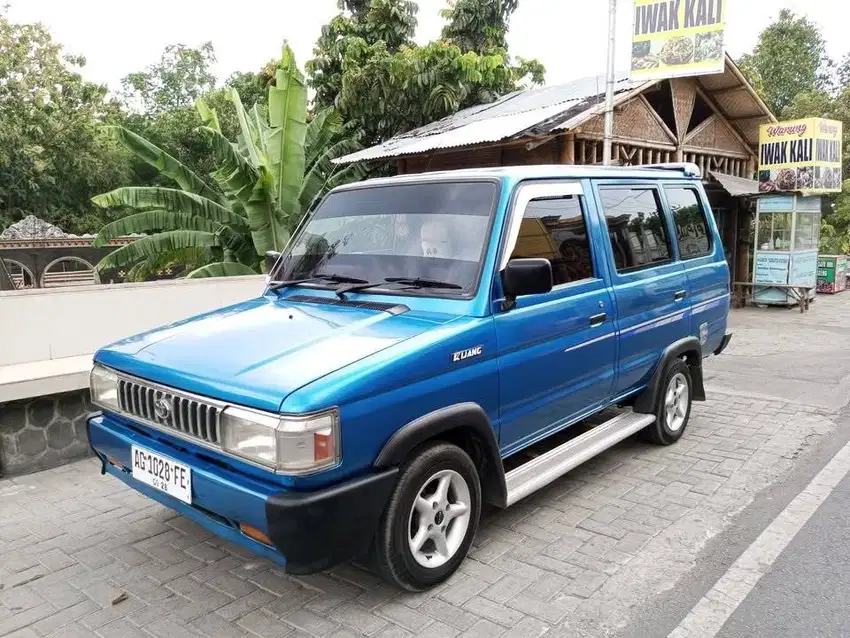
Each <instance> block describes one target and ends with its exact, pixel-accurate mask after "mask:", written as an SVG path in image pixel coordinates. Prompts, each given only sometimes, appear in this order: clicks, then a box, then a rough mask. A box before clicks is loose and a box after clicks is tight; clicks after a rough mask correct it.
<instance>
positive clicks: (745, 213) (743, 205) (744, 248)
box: [733, 198, 753, 281]
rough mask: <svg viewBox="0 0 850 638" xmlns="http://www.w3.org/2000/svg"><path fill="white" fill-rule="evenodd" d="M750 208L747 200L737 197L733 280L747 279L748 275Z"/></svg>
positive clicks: (751, 215)
mask: <svg viewBox="0 0 850 638" xmlns="http://www.w3.org/2000/svg"><path fill="white" fill-rule="evenodd" d="M750 209H751V207H750V204H749V200H747V199H744V198H738V211H737V212H738V216H737V217H738V219H737V229H736V235H737V239H738V244H737V253H738V255H737V256H738V260H737V261H738V263H737V264H736V266H735V276H734V277H733V279H734V281H749V277H750V226H751V225H752V217H753V214H752V212H751V210H750Z"/></svg>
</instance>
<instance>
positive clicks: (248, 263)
mask: <svg viewBox="0 0 850 638" xmlns="http://www.w3.org/2000/svg"><path fill="white" fill-rule="evenodd" d="M228 98H229V101H230V104H231V107H232V112H233V114H234V119H235V121H236V124H237V127H238V133H237V134H235V135H234V136H233V137H235V138H236V140H237V141H235V142H231V141H230V140H229V139H228V138H227V137H226V136H225V134H224V132H223V129H224V126H223V123H222V118H221V117H220V115H219V113H218V111H217V109H216V108H214V107H213V106H211V104H209V103H207V102H206V100H200V99H199V100H198V101H197V103H196V108H197V114H196V123H197V118H198V117H199V118H200V121H201V123H202V124H203V126H200V127H197V126H196V128H197V132H198V136H199V139H201V140H203V142H204V144H205V145H207V147H208V148H209V149H210V151H209V153H210V159H209V162H210V163H211V165H212V166H213V170H212V171H211V173H210V176H211V178H212V182H213V183H212V184H208V183H206V182H205V181H204V180H202V179H200V178H199V177H198V176H197V174H195V173H194V172H193V171H191V170H190V169H189V168H187V167H186V166H184V165H183V164H181V163H180V161H179V160H177V159H176V158H175V157H174V156H172V155H170V154H168V153H166V152H165V151H163V150H162V149H160V148H159V147H158V146H157V145H155V144H153V143H152V142H151V141H150V140H146V139H144V138H143V137H141V136H139V135H136V134H134V133H132V132H130V131H127V130H126V129H124V128H121V127H112V128H111V129H110V130H109V134H110V136H111V137H112V138H113V139H116V140H118V141H120V142H121V143H122V144H123V145H124V146H125V147H126V148H127V149H128V150H129V151H130V152H132V153H133V154H134V155H135V156H136V157H138V158H139V159H140V160H141V161H143V162H144V163H145V164H146V165H149V166H151V167H152V168H154V169H156V170H157V171H158V173H159V175H161V176H162V177H163V178H168V179H169V180H171V181H173V182H175V183H176V184H177V185H178V186H179V188H171V187H165V186H129V187H123V188H118V189H115V190H112V191H109V192H107V193H103V194H102V195H98V196H96V197H94V198H93V202H94V203H95V204H96V205H98V206H100V207H102V208H106V209H110V208H119V209H122V210H131V211H135V212H134V213H133V214H130V215H127V216H125V217H122V218H120V219H118V220H116V221H114V222H112V223H109V224H107V225H105V226H104V227H103V228H102V229H101V231H100V233H99V235H98V237H97V238H96V240H95V245H104V244H106V243H107V242H108V241H109V240H110V239H112V238H114V237H116V236H118V235H121V234H127V233H142V232H144V233H152V234H150V235H149V236H147V237H144V238H143V239H140V240H138V241H136V242H134V243H133V244H130V245H127V246H123V247H121V248H120V249H118V250H116V251H115V252H113V253H111V254H110V255H108V256H107V257H106V258H105V259H104V260H102V261H101V262H100V264H98V268H100V269H105V268H117V267H127V266H130V267H131V269H130V272H129V275H128V277H129V278H131V279H132V278H140V277H144V276H146V275H148V274H149V273H150V272H152V271H154V270H156V269H157V268H162V267H163V265H164V264H165V265H174V264H179V263H185V264H188V265H189V266H190V268H191V272H190V273H189V275H187V276H190V277H208V276H222V275H234V274H246V273H258V272H260V269H261V257H262V256H264V255H265V253H266V252H267V251H269V250H282V249H283V248H284V246H285V244H286V242H287V241H288V240H289V236H290V233H291V232H292V230H293V229H294V227H295V226H296V225H297V223H298V221H299V220H300V219H301V216H302V215H303V214H304V213H305V212H307V211H308V210H309V209H310V207H311V206H313V205H314V204H315V203H316V202H317V201H318V199H319V198H321V197H322V196H323V195H324V194H325V193H326V192H327V191H328V190H329V189H330V188H332V187H333V186H335V185H337V184H342V183H345V182H346V181H352V180H356V179H360V178H362V177H363V175H364V173H365V171H364V170H363V168H362V167H360V166H357V165H355V166H345V167H340V168H338V167H336V166H335V165H334V164H333V163H332V161H331V160H332V159H333V158H334V157H338V156H339V155H340V154H342V153H344V152H350V151H351V150H354V149H355V148H356V147H355V146H354V145H353V144H352V143H351V142H349V141H338V142H334V141H333V140H335V139H336V138H337V137H338V136H339V134H340V129H341V127H342V122H341V120H340V118H339V116H338V114H336V113H335V112H333V111H323V112H320V113H319V114H318V115H317V116H316V117H315V118H313V119H312V121H310V122H309V123H308V122H307V89H306V86H305V84H304V77H303V74H302V73H301V71H300V70H299V69H298V67H297V65H296V63H295V59H294V56H293V55H292V51H291V50H290V49H289V47H288V46H284V49H283V55H282V59H281V61H280V63H278V64H276V65H275V81H274V83H273V84H272V85H271V86H269V88H268V107H267V109H263V108H261V105H256V104H255V105H254V107H253V108H252V109H251V110H250V111H246V110H245V108H244V106H243V104H242V100H241V98H240V96H239V93H238V91H237V90H236V89H231V90H230V91H229V93H228ZM266 111H267V115H265V114H264V113H265V112H266ZM181 260H183V261H182V262H181Z"/></svg>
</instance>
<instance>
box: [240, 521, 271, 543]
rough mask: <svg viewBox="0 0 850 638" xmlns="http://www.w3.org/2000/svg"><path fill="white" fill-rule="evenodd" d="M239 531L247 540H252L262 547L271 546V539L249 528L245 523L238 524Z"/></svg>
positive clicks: (254, 528) (255, 529) (253, 528)
mask: <svg viewBox="0 0 850 638" xmlns="http://www.w3.org/2000/svg"><path fill="white" fill-rule="evenodd" d="M239 529H240V531H241V532H242V533H243V534H245V536H247V537H248V538H253V539H254V540H255V541H259V542H261V543H262V544H263V545H272V541H271V539H270V538H269V537H268V536H266V535H265V534H263V533H262V532H261V531H260V530H258V529H257V528H256V527H251V526H250V525H246V524H245V523H239Z"/></svg>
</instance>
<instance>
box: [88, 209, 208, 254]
mask: <svg viewBox="0 0 850 638" xmlns="http://www.w3.org/2000/svg"><path fill="white" fill-rule="evenodd" d="M218 228H219V224H217V223H216V222H214V221H210V220H209V219H205V218H204V217H197V216H196V215H192V214H190V213H171V212H168V211H165V210H146V211H143V212H141V213H135V214H133V215H127V216H126V217H122V218H121V219H117V220H115V221H114V222H110V223H109V224H107V225H106V226H104V227H103V228H101V229H100V232H99V233H98V234H97V237H95V238H94V241H93V242H92V245H93V246H94V247H95V248H100V247H101V246H105V245H106V244H107V243H109V242H110V241H112V240H113V239H115V238H116V237H124V236H126V235H133V234H140V233H149V232H151V231H157V232H161V231H165V230H203V231H207V232H210V233H214V232H215V231H216V230H217V229H218Z"/></svg>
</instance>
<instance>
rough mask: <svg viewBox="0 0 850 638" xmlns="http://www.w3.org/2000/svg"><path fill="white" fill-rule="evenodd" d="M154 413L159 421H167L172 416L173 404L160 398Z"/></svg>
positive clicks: (155, 405) (155, 403)
mask: <svg viewBox="0 0 850 638" xmlns="http://www.w3.org/2000/svg"><path fill="white" fill-rule="evenodd" d="M153 411H154V413H155V414H156V418H157V419H160V420H161V421H165V419H167V418H168V416H169V415H170V414H171V404H170V403H169V402H168V401H167V400H165V399H164V398H162V397H160V398H158V399H157V400H156V401H155V402H154V404H153Z"/></svg>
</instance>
